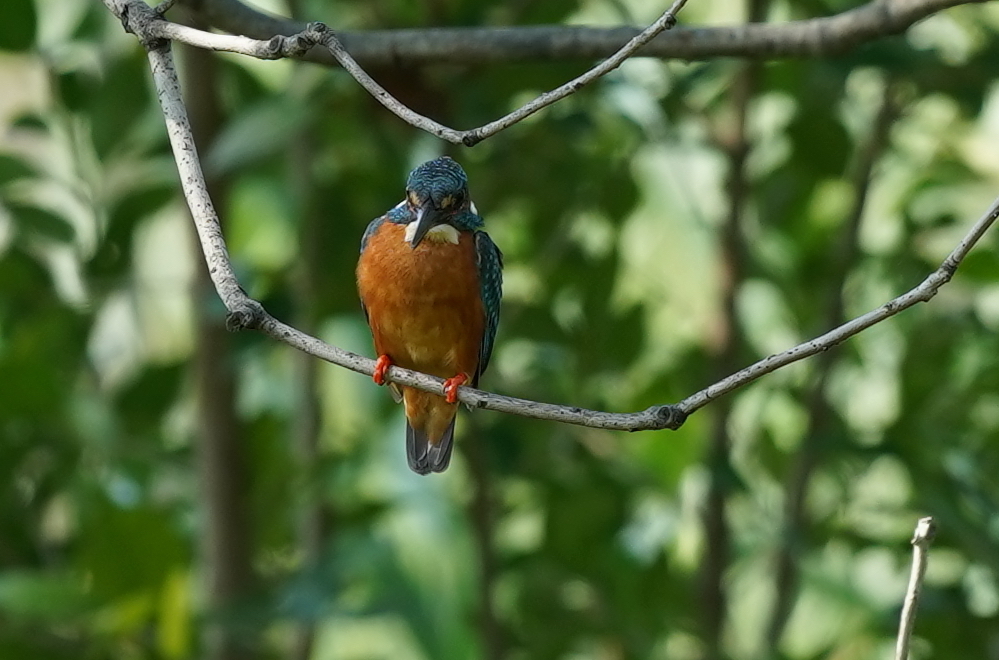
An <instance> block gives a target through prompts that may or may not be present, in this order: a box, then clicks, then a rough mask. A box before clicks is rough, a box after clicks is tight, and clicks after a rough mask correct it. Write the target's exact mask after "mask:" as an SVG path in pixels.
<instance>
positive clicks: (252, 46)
mask: <svg viewBox="0 0 999 660" xmlns="http://www.w3.org/2000/svg"><path fill="white" fill-rule="evenodd" d="M111 1H112V2H114V4H117V5H119V6H123V7H124V9H125V10H124V11H123V13H122V14H121V16H122V20H123V21H124V22H125V25H126V29H129V30H130V31H133V32H135V33H136V34H137V35H138V36H139V38H140V40H142V42H143V43H146V44H149V43H153V42H154V41H155V40H157V39H168V40H175V41H181V42H183V43H187V44H190V45H193V46H198V47H200V48H210V49H212V50H222V51H228V52H233V53H240V54H242V55H250V56H252V57H259V58H262V59H274V58H278V57H297V56H300V55H302V54H304V53H305V52H306V51H307V50H308V49H309V47H310V46H312V45H313V44H316V45H320V46H323V47H325V48H326V49H328V50H329V52H330V53H331V54H332V55H333V58H334V59H335V60H336V61H337V62H338V63H339V64H340V66H342V67H343V68H344V70H346V71H347V72H348V73H349V74H350V75H351V76H352V77H353V78H354V80H356V81H357V82H358V83H359V84H360V85H361V87H363V88H364V89H365V90H367V91H368V93H369V94H371V96H373V97H374V98H375V100H377V101H378V102H379V103H381V104H382V105H383V106H385V107H386V108H387V109H388V110H389V111H391V112H392V113H393V114H395V115H396V116H397V117H399V118H400V119H402V120H403V121H405V122H406V123H408V124H410V125H412V126H415V127H416V128H419V129H421V130H423V131H426V132H427V133H430V134H431V135H435V136H437V137H438V138H440V139H442V140H446V141H448V142H451V143H452V144H464V145H465V146H469V147H470V146H473V145H475V144H478V143H479V142H481V141H482V140H484V139H486V138H487V137H490V136H492V135H495V134H496V133H499V132H500V131H502V130H504V129H506V128H509V127H510V126H513V125H514V124H516V123H517V122H519V121H521V120H523V119H524V118H526V117H529V116H530V115H533V114H534V113H535V112H537V111H539V110H541V109H542V108H545V107H547V106H549V105H551V104H553V103H555V102H557V101H560V100H561V99H564V98H565V97H567V96H569V95H570V94H574V93H575V92H577V91H579V89H580V88H582V87H584V86H586V85H588V84H590V83H591V82H593V81H594V80H596V79H597V78H600V77H601V76H604V75H606V74H607V73H609V72H610V71H613V70H614V69H616V68H617V67H619V66H621V63H622V62H624V61H625V60H626V59H628V58H629V57H630V56H631V55H632V54H633V53H634V52H635V51H637V50H638V49H639V48H641V47H642V46H644V45H645V44H647V43H648V42H649V41H651V40H652V39H653V38H654V37H655V36H656V35H657V34H659V33H660V32H662V31H663V30H668V29H669V28H671V27H673V26H674V25H676V14H677V12H679V11H680V10H681V9H682V8H683V6H684V5H685V4H687V0H674V1H673V6H671V7H670V8H669V9H668V10H666V11H665V12H663V14H662V16H660V17H659V18H658V19H656V21H655V22H654V23H653V24H652V25H650V26H649V27H647V28H646V29H645V30H643V31H642V32H641V33H639V34H638V35H636V36H635V37H633V38H632V39H631V40H630V41H628V43H626V44H625V45H624V46H623V47H621V49H620V50H618V51H617V52H616V53H614V54H613V55H612V56H611V57H609V58H608V59H606V60H604V61H603V62H601V63H599V64H597V65H596V66H594V67H593V68H592V69H590V70H589V71H587V72H586V73H584V74H583V75H581V76H579V77H577V78H575V79H573V80H570V81H569V82H567V83H565V84H564V85H561V86H560V87H557V88H555V89H553V90H551V91H549V92H545V93H544V94H541V95H540V96H538V97H537V98H535V99H534V100H532V101H530V102H529V103H527V104H525V105H523V106H521V107H520V108H517V109H516V110H514V111H513V112H511V113H509V114H507V115H505V116H503V117H500V118H499V119H497V120H495V121H492V122H490V123H488V124H485V125H484V126H480V127H478V128H473V129H471V130H467V131H459V130H455V129H453V128H449V127H447V126H444V125H443V124H440V123H438V122H436V121H434V120H433V119H430V118H429V117H425V116H423V115H421V114H420V113H418V112H416V111H414V110H412V109H411V108H409V107H407V106H405V105H404V104H402V103H400V102H399V101H398V100H397V99H396V98H395V97H394V96H392V95H391V94H389V93H388V91H386V90H385V88H384V87H382V86H381V85H379V84H378V83H377V82H375V80H374V79H373V78H372V77H371V76H369V75H368V73H367V72H366V71H365V70H364V69H362V68H361V66H360V65H359V64H358V63H357V62H356V61H355V60H354V58H353V57H351V56H350V54H349V53H348V52H347V50H346V49H345V48H344V47H343V45H342V44H341V43H340V40H339V38H337V36H336V34H335V33H334V32H333V30H331V29H329V28H328V27H327V26H326V25H324V24H322V23H309V24H308V25H307V26H306V27H305V30H303V31H302V32H300V33H298V34H295V35H292V36H290V37H283V36H276V37H273V38H271V39H270V40H269V41H267V42H263V41H255V40H253V39H247V38H244V37H233V36H227V35H218V34H212V33H209V32H202V31H199V30H194V29H192V28H189V27H186V26H183V25H176V24H174V23H170V22H169V21H166V20H164V19H163V18H162V17H161V16H160V15H159V13H158V12H156V11H154V10H150V9H149V7H148V6H146V4H145V3H143V2H142V1H141V0H111Z"/></svg>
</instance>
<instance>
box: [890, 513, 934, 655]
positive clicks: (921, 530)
mask: <svg viewBox="0 0 999 660" xmlns="http://www.w3.org/2000/svg"><path fill="white" fill-rule="evenodd" d="M936 534H937V525H936V523H935V522H933V518H930V517H928V516H927V517H926V518H920V519H919V522H918V523H916V531H915V533H914V534H913V535H912V572H911V573H909V588H908V589H907V590H906V592H905V602H904V603H903V604H902V620H901V622H900V624H899V627H898V642H897V643H896V645H895V660H908V658H909V641H910V640H911V639H912V629H913V627H914V626H915V625H916V606H917V605H919V592H920V590H921V589H922V587H923V577H924V576H925V575H926V562H927V559H928V555H929V552H930V544H931V543H933V537H935V536H936Z"/></svg>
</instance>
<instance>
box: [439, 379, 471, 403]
mask: <svg viewBox="0 0 999 660" xmlns="http://www.w3.org/2000/svg"><path fill="white" fill-rule="evenodd" d="M467 382H468V374H458V375H457V376H455V377H454V378H448V379H447V380H445V381H444V400H445V401H447V402H448V403H458V388H459V387H461V386H462V385H464V384H465V383H467Z"/></svg>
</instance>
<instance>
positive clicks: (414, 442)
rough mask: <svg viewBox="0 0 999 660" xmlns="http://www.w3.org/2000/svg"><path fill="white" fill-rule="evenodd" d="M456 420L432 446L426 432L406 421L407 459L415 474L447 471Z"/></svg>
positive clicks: (453, 419)
mask: <svg viewBox="0 0 999 660" xmlns="http://www.w3.org/2000/svg"><path fill="white" fill-rule="evenodd" d="M455 419H456V418H455V417H452V418H451V423H450V424H449V425H448V427H447V430H445V431H444V435H442V436H441V439H440V442H438V443H437V444H432V443H431V442H430V438H429V437H428V436H427V433H426V432H425V431H422V430H418V429H415V428H413V425H412V424H410V423H409V420H406V458H408V459H409V468H410V469H411V470H412V471H413V472H416V473H417V474H429V473H431V472H443V471H444V470H446V469H447V466H448V465H449V464H450V463H451V448H452V446H453V444H454V422H455Z"/></svg>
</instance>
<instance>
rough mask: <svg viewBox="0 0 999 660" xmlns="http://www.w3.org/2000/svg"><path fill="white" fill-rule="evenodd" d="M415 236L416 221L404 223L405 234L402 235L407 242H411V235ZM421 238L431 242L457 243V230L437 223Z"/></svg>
mask: <svg viewBox="0 0 999 660" xmlns="http://www.w3.org/2000/svg"><path fill="white" fill-rule="evenodd" d="M414 236H416V221H415V220H414V221H413V222H411V223H409V224H408V225H406V235H405V236H404V237H403V240H405V241H406V242H407V243H412V242H413V237H414ZM423 240H425V241H430V242H431V243H454V244H455V245H457V244H458V230H457V229H455V228H454V227H452V226H451V225H437V226H436V227H432V228H431V229H430V231H428V232H427V234H426V236H424V237H423Z"/></svg>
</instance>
